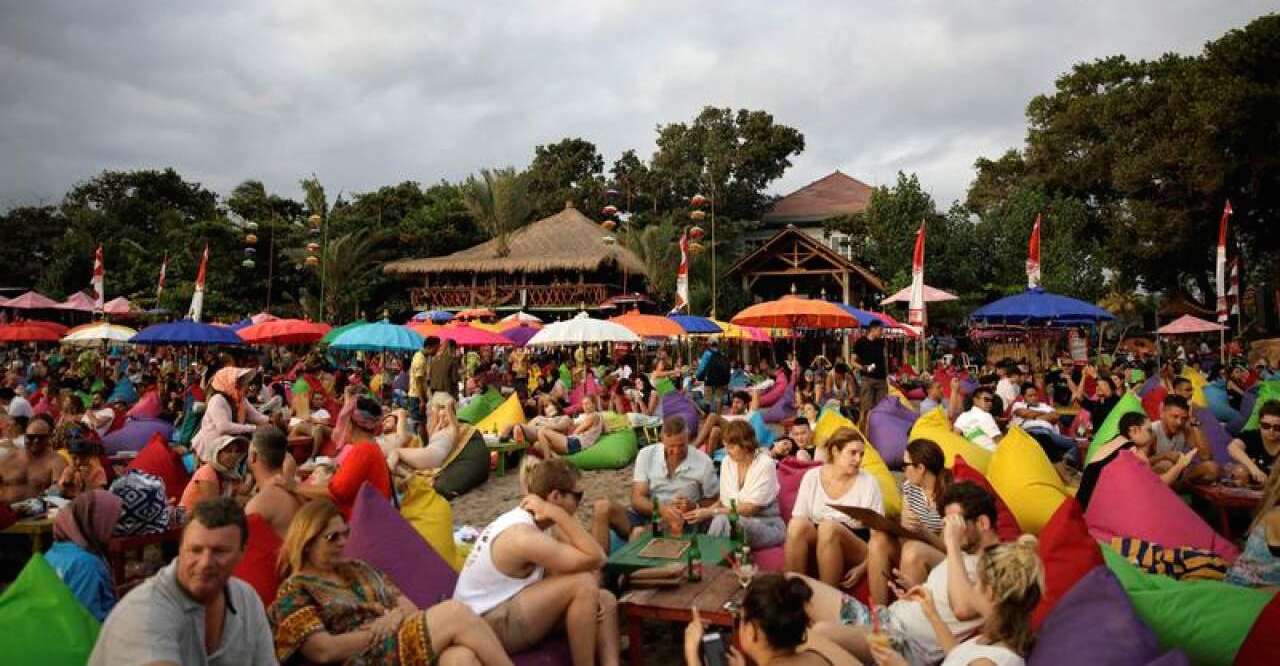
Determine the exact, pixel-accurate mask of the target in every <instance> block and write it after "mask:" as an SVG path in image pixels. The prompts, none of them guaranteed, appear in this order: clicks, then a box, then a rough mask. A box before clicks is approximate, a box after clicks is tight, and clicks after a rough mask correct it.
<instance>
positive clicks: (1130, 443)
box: [1076, 412, 1153, 510]
mask: <svg viewBox="0 0 1280 666" xmlns="http://www.w3.org/2000/svg"><path fill="white" fill-rule="evenodd" d="M1119 430H1120V434H1119V435H1116V437H1115V439H1113V440H1111V441H1109V442H1107V443H1106V444H1103V445H1102V446H1100V447H1098V450H1097V451H1094V452H1093V457H1092V458H1090V459H1089V461H1088V464H1086V465H1085V466H1084V474H1083V475H1082V476H1081V479H1080V489H1079V490H1077V491H1076V500H1077V501H1078V502H1080V509H1081V510H1084V509H1087V508H1089V498H1090V497H1092V496H1093V489H1094V488H1095V487H1096V486H1097V485H1098V478H1099V477H1100V476H1102V470H1103V468H1105V467H1106V466H1107V465H1109V464H1111V461H1113V460H1115V459H1116V457H1117V456H1119V455H1120V452H1121V451H1124V450H1130V451H1133V452H1134V453H1135V454H1137V455H1138V456H1139V457H1144V458H1145V457H1146V450H1147V447H1149V446H1150V445H1151V442H1152V439H1153V435H1152V434H1151V422H1150V419H1148V418H1147V415H1146V414H1142V413H1139V412H1129V413H1128V414H1125V415H1124V416H1121V417H1120V428H1119Z"/></svg>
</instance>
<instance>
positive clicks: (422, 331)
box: [404, 321, 444, 338]
mask: <svg viewBox="0 0 1280 666" xmlns="http://www.w3.org/2000/svg"><path fill="white" fill-rule="evenodd" d="M404 327H405V328H407V329H409V330H411V331H413V332H414V333H417V334H418V335H421V336H422V337H424V338H429V337H431V336H433V335H434V336H436V337H437V338H438V337H440V330H441V329H443V328H444V326H441V325H440V324H431V323H427V322H425V321H423V322H410V323H408V324H405V325H404Z"/></svg>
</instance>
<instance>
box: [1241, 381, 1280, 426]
mask: <svg viewBox="0 0 1280 666" xmlns="http://www.w3.org/2000/svg"><path fill="white" fill-rule="evenodd" d="M1269 400H1280V381H1276V380H1269V381H1265V382H1262V383H1260V384H1258V397H1257V398H1254V401H1253V409H1252V410H1250V412H1249V419H1248V420H1247V421H1245V424H1244V427H1243V428H1241V430H1242V431H1243V430H1257V429H1258V412H1260V411H1262V405H1263V404H1265V403H1266V402H1267V401H1269Z"/></svg>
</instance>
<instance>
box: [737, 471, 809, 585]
mask: <svg viewBox="0 0 1280 666" xmlns="http://www.w3.org/2000/svg"><path fill="white" fill-rule="evenodd" d="M820 465H822V463H820V462H812V461H810V462H805V461H803V460H796V459H795V458H787V459H786V460H783V461H782V462H781V463H778V485H779V490H778V512H779V513H780V514H782V521H783V522H784V523H785V522H791V510H792V509H793V508H795V505H796V493H798V492H800V481H801V480H802V479H804V473H805V472H807V471H809V470H810V469H812V468H814V467H818V466H820ZM752 557H753V558H755V561H756V566H758V567H760V568H761V569H762V570H764V571H782V570H783V568H785V566H786V551H785V549H784V547H783V546H774V547H772V548H762V549H760V550H757V551H754V552H753V553H752Z"/></svg>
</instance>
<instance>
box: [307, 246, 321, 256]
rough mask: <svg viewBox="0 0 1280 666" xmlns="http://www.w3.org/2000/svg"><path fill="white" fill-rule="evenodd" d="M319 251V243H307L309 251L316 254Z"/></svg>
mask: <svg viewBox="0 0 1280 666" xmlns="http://www.w3.org/2000/svg"><path fill="white" fill-rule="evenodd" d="M319 251H320V244H319V243H307V252H310V253H311V254H315V253H317V252H319Z"/></svg>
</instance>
